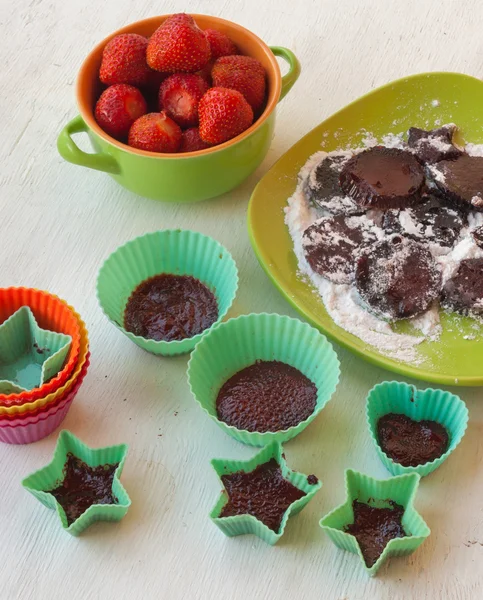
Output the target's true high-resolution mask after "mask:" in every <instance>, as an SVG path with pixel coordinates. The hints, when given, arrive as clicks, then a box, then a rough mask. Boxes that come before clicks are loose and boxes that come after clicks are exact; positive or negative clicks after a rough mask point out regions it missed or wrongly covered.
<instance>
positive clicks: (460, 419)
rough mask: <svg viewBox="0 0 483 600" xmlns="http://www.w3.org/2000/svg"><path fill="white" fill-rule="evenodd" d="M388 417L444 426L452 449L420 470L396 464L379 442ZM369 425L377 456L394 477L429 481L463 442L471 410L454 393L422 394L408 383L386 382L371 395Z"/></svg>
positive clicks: (375, 388) (423, 391)
mask: <svg viewBox="0 0 483 600" xmlns="http://www.w3.org/2000/svg"><path fill="white" fill-rule="evenodd" d="M388 413H397V414H403V415H406V416H407V417H409V418H410V419H413V420H414V421H422V420H430V421H436V422H437V423H440V424H441V425H443V427H444V428H445V429H446V430H447V432H448V436H449V445H448V449H447V450H446V452H445V453H444V454H442V455H441V456H440V457H439V458H435V459H434V460H432V461H430V462H427V463H424V464H422V465H418V466H417V467H405V466H403V465H401V464H399V463H397V462H395V461H394V460H393V459H392V458H390V457H389V456H388V455H387V454H386V453H385V452H384V451H383V450H382V448H381V446H380V445H379V440H378V438H377V422H378V420H379V419H380V417H382V416H383V415H386V414H388ZM366 421H367V427H368V429H369V434H370V436H371V438H372V441H373V442H374V445H375V447H376V451H377V454H378V455H379V458H380V459H381V461H382V463H383V464H384V466H385V467H386V469H387V470H388V471H389V472H390V473H392V474H393V475H402V474H404V473H418V475H420V476H421V477H425V476H426V475H429V474H430V473H432V472H433V471H434V470H435V469H437V468H438V467H439V466H440V465H441V464H442V463H443V462H444V461H445V460H446V459H447V458H448V456H449V455H450V454H451V453H452V452H453V451H454V450H455V448H456V447H457V446H458V444H459V443H460V442H461V440H462V439H463V436H464V434H465V431H466V427H467V425H468V409H467V407H466V404H465V403H464V402H463V400H461V398H460V397H459V396H456V395H455V394H451V393H450V392H446V391H444V390H436V389H433V388H426V389H424V390H419V389H417V388H416V387H415V386H414V385H410V384H407V383H403V382H398V381H384V382H382V383H378V384H377V385H375V386H374V387H373V388H372V389H371V390H370V391H369V394H368V395H367V399H366Z"/></svg>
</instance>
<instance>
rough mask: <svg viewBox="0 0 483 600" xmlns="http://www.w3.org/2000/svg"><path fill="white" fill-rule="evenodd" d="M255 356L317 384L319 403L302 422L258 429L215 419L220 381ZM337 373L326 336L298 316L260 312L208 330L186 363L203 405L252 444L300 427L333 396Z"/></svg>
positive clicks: (272, 439) (276, 439)
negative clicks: (282, 365) (278, 428)
mask: <svg viewBox="0 0 483 600" xmlns="http://www.w3.org/2000/svg"><path fill="white" fill-rule="evenodd" d="M256 360H279V361H281V362H284V363H287V364H289V365H291V366H292V367H295V368H296V369H299V371H301V372H302V373H303V374H304V375H305V376H306V377H308V378H309V379H310V380H311V381H313V382H314V383H315V385H316V386H317V403H316V406H315V410H314V412H313V413H312V414H311V415H310V416H309V417H308V418H307V419H305V421H302V422H301V423H299V424H298V425H295V426H294V427H290V428H289V429H285V430H283V431H274V432H273V431H267V432H265V433H258V432H256V431H246V430H243V429H238V428H236V427H233V426H232V425H227V424H226V423H224V422H223V421H220V420H219V419H218V417H217V414H216V398H217V396H218V392H219V390H220V388H221V386H222V385H223V384H224V383H225V381H226V380H227V379H229V378H230V377H231V376H232V375H234V374H235V373H237V372H238V371H240V370H241V369H244V368H245V367H248V366H249V365H252V364H253V363H254V362H255V361H256ZM339 374H340V368H339V360H338V358H337V355H336V353H335V351H334V349H333V348H332V345H331V344H330V343H329V342H328V341H327V339H326V338H325V336H323V335H322V334H321V333H319V332H318V331H317V330H316V329H314V328H313V327H311V326H310V325H307V323H303V322H302V321H299V320H298V319H291V318H289V317H285V316H280V315H276V314H272V315H268V314H263V313H262V314H258V315H256V314H251V315H243V316H241V317H237V318H236V319H230V320H229V321H227V322H226V323H223V324H221V325H220V326H218V327H216V328H215V329H213V330H212V331H210V333H208V334H207V335H206V336H205V337H204V338H203V339H202V340H201V342H200V343H199V344H198V345H197V346H196V348H195V350H194V352H193V354H192V355H191V359H190V362H189V364H188V383H189V385H190V388H191V392H192V393H193V396H194V397H195V399H196V401H197V402H198V403H199V405H200V406H201V408H202V409H203V410H204V411H205V412H206V413H207V414H208V416H210V417H211V418H212V419H213V420H214V421H215V423H217V424H218V425H219V426H220V427H221V428H222V429H223V431H225V433H227V434H228V435H230V436H231V437H233V438H235V439H236V440H238V441H239V442H242V443H243V444H249V445H251V446H265V445H266V444H269V443H271V442H279V443H282V442H286V441H287V440H290V439H292V438H293V437H295V436H296V435H298V434H299V433H300V432H301V431H303V430H304V429H305V428H306V427H307V425H309V424H310V423H311V422H312V421H313V420H314V419H315V417H316V416H317V415H318V414H319V413H320V411H321V410H322V409H323V408H324V406H325V405H326V404H327V402H328V401H329V400H330V398H331V397H332V395H333V393H334V391H335V388H336V387H337V384H338V382H339Z"/></svg>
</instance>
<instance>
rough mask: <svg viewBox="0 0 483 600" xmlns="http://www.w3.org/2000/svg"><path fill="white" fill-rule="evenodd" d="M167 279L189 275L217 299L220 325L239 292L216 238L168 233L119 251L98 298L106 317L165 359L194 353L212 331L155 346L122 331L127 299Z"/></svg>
mask: <svg viewBox="0 0 483 600" xmlns="http://www.w3.org/2000/svg"><path fill="white" fill-rule="evenodd" d="M161 273H169V274H173V275H191V276H192V277H195V278H196V279H199V280H200V281H201V282H203V283H204V284H205V285H206V286H207V287H209V288H210V290H211V291H212V292H213V293H214V294H215V296H216V300H217V302H218V311H219V314H218V320H217V321H216V322H215V323H214V324H213V325H212V327H211V328H213V327H215V326H216V325H217V324H218V323H219V322H220V321H221V320H222V319H223V318H224V316H225V315H226V313H227V312H228V310H229V308H230V306H231V305H232V303H233V300H234V299H235V295H236V291H237V288H238V271H237V268H236V264H235V261H234V260H233V257H232V256H231V254H230V253H229V252H228V250H227V249H226V248H224V247H223V246H222V245H221V244H220V243H218V242H217V241H216V240H214V239H213V238H210V237H208V236H205V235H202V234H201V233H196V232H194V231H189V230H180V229H165V230H162V231H155V232H153V233H147V234H145V235H142V236H140V237H138V238H135V239H133V240H131V241H129V242H127V243H126V244H124V245H123V246H120V247H119V248H117V250H115V251H114V252H113V253H112V254H111V255H110V256H109V257H108V259H107V260H106V261H105V262H104V264H103V265H102V267H101V269H100V271H99V275H98V277H97V298H98V300H99V304H100V305H101V308H102V310H103V312H104V314H105V315H106V316H107V318H108V319H109V320H110V321H111V323H113V324H114V325H115V326H116V327H117V328H118V329H119V330H120V331H122V333H124V335H126V336H127V337H128V338H129V339H130V340H131V341H132V342H134V343H135V344H137V345H138V346H140V347H141V348H143V349H144V350H147V351H148V352H151V353H153V354H160V355H162V356H174V355H177V354H185V353H188V352H191V350H193V348H194V347H195V345H196V344H197V343H198V342H199V341H200V340H201V338H202V337H203V336H204V335H205V334H206V332H208V331H210V329H211V328H208V329H206V330H205V331H203V332H202V333H199V334H198V335H195V336H193V337H190V338H186V339H184V340H174V341H171V342H166V341H155V340H150V339H146V338H144V337H141V336H138V335H134V334H133V333H131V332H130V331H126V329H124V310H125V308H126V303H127V301H128V299H129V296H130V295H131V294H132V292H133V291H134V289H135V288H136V287H137V286H138V285H139V284H140V283H142V282H143V281H145V280H146V279H149V278H150V277H153V276H154V275H159V274H161Z"/></svg>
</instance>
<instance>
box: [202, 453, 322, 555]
mask: <svg viewBox="0 0 483 600" xmlns="http://www.w3.org/2000/svg"><path fill="white" fill-rule="evenodd" d="M272 460H274V461H275V462H276V463H277V465H278V466H279V467H280V470H281V472H282V477H283V479H284V480H286V481H287V482H289V483H290V484H292V486H295V488H297V492H295V491H294V490H293V489H292V491H294V492H295V493H294V495H299V492H302V493H303V495H302V496H301V497H299V498H298V499H296V500H295V501H293V502H292V503H290V505H289V506H288V507H287V508H286V509H285V511H284V513H283V516H282V519H281V523H280V526H279V528H278V530H277V531H274V530H273V529H270V527H268V526H267V525H266V524H265V523H263V522H262V521H261V520H259V519H258V518H257V517H255V516H253V515H251V514H248V513H244V514H237V515H234V516H225V517H223V516H221V514H222V512H223V509H224V508H225V507H226V506H227V505H228V504H229V502H230V498H229V496H228V493H227V491H226V489H225V490H223V492H222V493H221V495H220V498H219V500H218V502H217V503H216V505H215V507H214V508H213V510H212V511H211V513H210V518H211V519H212V521H213V522H214V523H215V524H216V525H217V526H218V527H219V528H220V529H221V531H223V533H224V534H225V535H227V536H229V537H232V536H236V535H243V534H247V533H252V534H254V535H256V536H258V537H259V538H261V539H262V540H264V541H265V542H267V543H268V544H272V545H273V544H276V543H277V542H278V540H279V539H280V538H281V537H282V535H283V533H284V530H285V525H286V524H287V521H288V519H289V517H290V516H291V515H295V514H297V513H298V512H300V511H301V510H302V509H303V508H304V506H306V504H307V503H308V502H309V501H310V500H311V498H312V497H313V496H314V495H315V494H316V492H317V491H318V490H319V489H320V488H321V486H322V483H321V482H320V481H319V480H318V479H317V478H316V477H315V476H314V475H311V476H309V477H307V475H304V474H303V473H297V472H294V471H292V470H291V469H289V468H288V467H287V464H286V462H285V457H284V455H283V448H282V446H281V444H278V443H276V442H274V443H272V444H270V445H268V446H265V447H264V448H263V449H262V450H261V451H260V452H259V453H258V454H256V455H255V456H254V457H253V458H251V459H250V460H247V461H237V460H223V459H214V460H212V461H211V464H212V465H213V468H214V469H215V471H216V473H217V475H218V477H219V478H220V481H221V483H222V485H224V483H223V479H222V477H223V476H229V475H232V474H234V473H239V472H243V473H246V474H249V473H252V472H253V471H255V469H257V467H260V466H261V465H265V464H266V463H269V462H270V461H272ZM290 487H291V486H290ZM278 501H279V498H276V497H274V504H275V502H278Z"/></svg>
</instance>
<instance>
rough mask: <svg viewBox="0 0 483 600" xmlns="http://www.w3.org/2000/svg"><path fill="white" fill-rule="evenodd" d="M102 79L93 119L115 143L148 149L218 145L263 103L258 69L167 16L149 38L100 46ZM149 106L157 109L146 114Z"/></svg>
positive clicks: (220, 39) (210, 33)
mask: <svg viewBox="0 0 483 600" xmlns="http://www.w3.org/2000/svg"><path fill="white" fill-rule="evenodd" d="M99 79H100V80H101V82H102V83H103V84H105V85H107V86H109V87H107V89H105V90H104V91H103V92H102V94H101V95H100V97H99V100H98V101H97V103H96V107H95V117H96V121H97V122H98V123H99V125H100V126H101V127H102V129H103V130H104V131H105V132H106V133H107V134H109V135H111V136H112V137H114V138H116V139H117V140H120V141H123V142H127V143H128V144H129V145H130V146H132V147H134V148H139V149H141V150H149V151H151V152H194V151H197V150H203V149H205V148H209V147H211V146H214V145H217V144H222V143H223V142H226V141H227V140H230V139H232V138H234V137H236V136H237V135H239V134H240V133H242V132H243V131H245V130H246V129H248V127H250V125H251V124H252V123H253V120H254V117H255V115H259V114H261V112H262V111H263V108H264V104H265V93H266V74H265V69H264V68H263V66H262V64H261V63H260V62H259V61H258V60H256V59H254V58H251V57H250V56H243V55H240V54H239V51H238V48H237V47H236V46H235V44H234V43H233V42H232V41H231V40H230V38H229V37H228V36H227V35H225V34H224V33H222V32H220V31H217V30H215V29H206V30H205V31H202V30H201V29H200V28H199V27H198V26H197V25H196V23H195V21H194V19H193V17H191V16H190V15H187V14H184V13H181V14H176V15H173V16H171V17H169V18H168V19H167V20H166V21H165V22H164V23H163V24H162V25H161V26H160V27H159V28H158V29H157V30H156V31H155V32H154V33H153V35H152V36H151V38H149V39H147V38H145V37H143V36H142V35H138V34H135V33H124V34H121V35H117V36H116V37H114V38H113V39H112V40H111V41H110V42H109V43H108V44H107V45H106V47H105V48H104V52H103V55H102V63H101V67H100V70H99ZM141 90H143V91H141ZM153 96H155V98H154V99H153V98H152V97H153ZM150 99H151V100H150ZM150 104H153V105H154V107H155V109H156V110H157V111H158V112H148V110H149V106H150Z"/></svg>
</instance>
